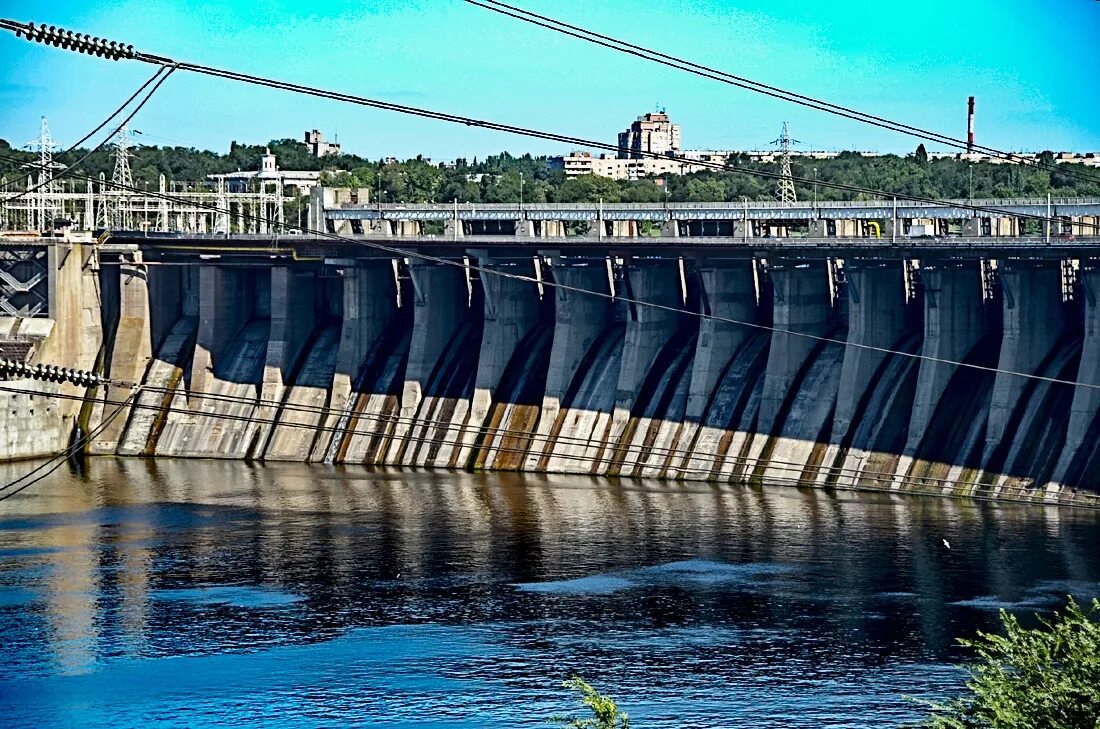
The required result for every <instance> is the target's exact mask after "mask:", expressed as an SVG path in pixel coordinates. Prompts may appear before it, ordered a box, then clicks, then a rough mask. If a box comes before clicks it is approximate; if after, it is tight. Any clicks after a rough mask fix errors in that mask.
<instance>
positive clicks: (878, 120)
mask: <svg viewBox="0 0 1100 729" xmlns="http://www.w3.org/2000/svg"><path fill="white" fill-rule="evenodd" d="M465 2H467V3H469V4H470V5H476V6H478V7H480V8H484V9H486V10H490V11H492V12H494V13H498V14H500V15H506V16H508V17H510V18H514V19H516V20H520V21H523V22H525V23H529V24H531V25H536V26H539V27H541V28H546V29H547V30H552V31H554V32H555V33H561V34H563V35H567V36H571V37H573V38H577V39H579V40H583V41H586V42H588V43H593V44H595V45H598V46H602V47H604V48H608V49H610V50H613V51H618V52H620V53H626V54H628V55H631V56H635V57H637V58H641V59H644V60H647V61H651V62H653V63H658V64H661V65H662V66H668V67H670V68H674V69H677V70H680V71H686V72H688V73H692V74H695V75H696V76H701V77H703V78H708V79H711V80H714V81H719V82H722V83H725V84H728V85H730V86H737V87H739V88H742V89H745V90H748V91H753V92H756V93H759V94H764V95H765V96H770V97H772V98H775V99H779V100H781V101H786V102H789V103H792V104H798V105H799V106H804V107H808V108H811V109H816V110H818V111H824V112H826V113H828V114H833V115H835V116H840V117H844V118H846V119H852V120H854V121H858V122H861V123H864V124H870V125H872V126H876V127H879V128H882V129H886V130H888V131H893V132H898V133H900V134H905V135H907V136H911V137H916V138H918V139H923V140H925V141H930V142H936V143H939V144H946V145H948V146H950V147H954V148H956V149H963V150H967V151H973V150H978V151H981V152H985V153H986V154H989V155H992V156H994V157H998V158H1000V159H1004V160H1006V161H1009V162H1014V163H1017V164H1021V165H1026V166H1029V167H1036V168H1038V169H1043V170H1047V171H1050V172H1054V171H1057V172H1062V173H1066V174H1070V175H1072V176H1074V177H1077V178H1078V179H1080V180H1083V181H1088V182H1092V183H1094V184H1096V183H1100V177H1096V176H1094V175H1089V174H1086V173H1084V172H1082V171H1080V170H1076V169H1072V168H1058V167H1055V166H1052V165H1048V164H1045V163H1043V162H1042V161H1040V160H1034V159H1030V158H1028V157H1023V156H1021V155H1019V154H1015V153H1013V152H1005V151H1002V150H1000V149H996V148H994V147H988V146H985V145H980V144H972V143H970V142H969V141H968V140H964V139H958V138H955V137H951V136H948V135H946V134H941V133H939V132H933V131H929V130H927V129H921V128H920V127H915V126H912V125H910V124H904V123H902V122H898V121H894V120H891V119H887V118H885V117H881V116H876V115H874V114H869V113H867V112H862V111H858V110H856V109H852V108H850V107H847V106H841V105H839V104H833V103H830V102H828V101H824V100H822V99H817V98H814V97H812V96H807V95H805V94H799V93H796V92H794V91H788V90H786V89H782V88H779V87H777V86H771V85H769V84H765V83H762V82H760V81H754V80H752V79H749V78H746V77H744V76H738V75H735V74H732V73H728V72H726V71H721V70H719V69H716V68H712V67H710V66H705V65H703V64H700V63H695V62H694V61H689V60H686V59H683V58H678V57H676V56H672V55H669V54H667V53H661V52H660V51H655V50H653V49H650V48H646V47H644V46H640V45H637V44H634V43H630V42H628V41H624V40H620V39H618V38H614V37H612V36H609V35H604V34H602V33H597V32H596V31H593V30H589V29H587V28H583V27H581V26H577V25H572V24H570V23H567V22H565V21H562V20H558V19H556V18H551V17H549V16H547V15H540V14H538V13H535V12H532V11H530V10H525V9H523V8H521V7H518V6H515V5H509V4H508V3H504V2H499V0H465Z"/></svg>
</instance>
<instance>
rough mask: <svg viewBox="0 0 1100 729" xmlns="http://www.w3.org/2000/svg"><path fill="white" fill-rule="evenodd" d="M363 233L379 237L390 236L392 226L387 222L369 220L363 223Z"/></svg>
mask: <svg viewBox="0 0 1100 729" xmlns="http://www.w3.org/2000/svg"><path fill="white" fill-rule="evenodd" d="M363 232H364V233H366V234H367V235H379V236H386V237H389V236H392V235H393V225H392V224H391V223H390V221H388V220H383V219H379V220H370V221H365V222H364V225H363Z"/></svg>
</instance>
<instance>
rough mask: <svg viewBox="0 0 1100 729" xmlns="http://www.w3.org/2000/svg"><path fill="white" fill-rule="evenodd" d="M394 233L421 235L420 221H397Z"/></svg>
mask: <svg viewBox="0 0 1100 729" xmlns="http://www.w3.org/2000/svg"><path fill="white" fill-rule="evenodd" d="M393 222H394V226H393V227H394V233H395V234H396V235H399V236H401V235H420V233H421V230H420V221H419V220H395V221H393Z"/></svg>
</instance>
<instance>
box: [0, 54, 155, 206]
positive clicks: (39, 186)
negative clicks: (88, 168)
mask: <svg viewBox="0 0 1100 729" xmlns="http://www.w3.org/2000/svg"><path fill="white" fill-rule="evenodd" d="M165 70H166V69H165V67H163V66H162V67H161V68H159V69H157V72H156V73H154V74H153V75H152V76H150V77H149V80H148V81H146V82H145V83H143V84H142V85H141V87H140V88H138V90H137V91H135V92H134V93H133V94H131V96H130V98H128V99H126V101H124V102H122V105H121V106H119V107H118V108H116V109H115V110H114V111H113V112H111V114H110V116H108V117H107V118H106V119H104V120H103V121H102V122H100V123H99V126H97V127H96V128H95V129H93V130H92V131H90V132H88V133H87V134H85V135H84V136H83V137H81V139H80V140H79V141H78V142H76V143H75V144H73V145H72V146H71V147H69V148H68V149H66V150H65V151H64V152H61V154H59V155H58V156H62V155H66V154H69V153H70V152H72V151H73V150H74V149H76V148H78V147H79V146H80V145H81V144H84V142H86V141H88V139H89V138H90V137H92V135H94V134H95V133H96V132H98V131H99V130H100V129H102V128H103V127H105V126H107V124H109V123H110V122H111V120H112V119H114V118H115V117H116V116H118V115H119V114H120V113H121V112H122V110H123V109H125V108H126V107H127V106H129V105H130V103H131V102H132V101H133V100H134V99H135V98H137V96H138V94H140V93H141V92H142V91H144V90H145V88H146V87H148V86H149V84H151V83H153V82H154V81H156V85H155V86H154V87H153V89H152V90H151V91H150V92H149V93H148V94H147V95H146V96H145V98H144V99H142V100H141V102H140V103H139V104H138V105H137V106H136V107H135V108H134V109H133V111H131V112H130V113H129V114H128V115H127V117H126V118H125V119H123V120H122V123H120V124H119V125H118V126H117V127H115V129H114V131H113V132H111V133H110V134H109V135H107V137H105V138H104V139H103V141H101V142H100V143H99V144H97V145H96V146H95V147H93V148H92V149H90V150H89V151H88V152H87V154H85V155H84V156H82V157H81V158H80V159H78V160H76V161H75V162H73V163H72V164H71V165H69V168H74V167H77V166H79V165H80V164H82V163H83V162H84V161H85V160H87V159H88V158H89V157H91V156H92V155H93V154H95V153H96V152H98V151H99V150H101V149H103V147H104V145H106V144H107V142H109V141H110V140H111V138H112V137H114V135H116V134H118V133H119V131H121V130H122V128H123V127H124V126H126V125H127V124H128V123H129V122H130V120H131V119H133V118H134V117H135V116H136V115H137V113H138V112H139V111H141V109H142V107H144V106H145V104H146V103H148V102H149V100H150V99H152V98H153V94H155V93H156V92H157V89H159V88H160V86H161V84H163V83H164V82H165V81H166V80H167V79H168V77H169V76H171V75H172V73H173V71H175V69H174V68H167V73H165ZM162 74H164V75H163V76H162ZM158 78H159V79H160V80H159V81H158V80H157V79H158ZM34 166H38V165H34ZM64 176H65V175H64V170H62V171H61V173H59V174H56V175H53V176H52V177H50V178H49V179H47V180H45V181H43V182H40V183H38V184H37V185H35V186H34V187H31V188H28V189H26V190H24V191H23V192H21V193H19V194H17V195H13V196H12V197H9V198H7V199H5V200H2V201H0V204H6V203H11V202H15V201H16V200H19V199H21V198H24V197H26V196H27V195H30V194H31V193H32V192H37V191H38V190H41V189H42V188H43V187H45V186H46V185H49V184H50V183H52V182H56V181H57V180H59V179H61V178H62V177H64ZM29 177H30V176H29V175H28V179H29Z"/></svg>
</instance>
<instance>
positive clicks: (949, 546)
mask: <svg viewBox="0 0 1100 729" xmlns="http://www.w3.org/2000/svg"><path fill="white" fill-rule="evenodd" d="M943 546H945V547H947V548H948V549H951V542H949V541H947V540H946V539H944V540H943Z"/></svg>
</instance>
